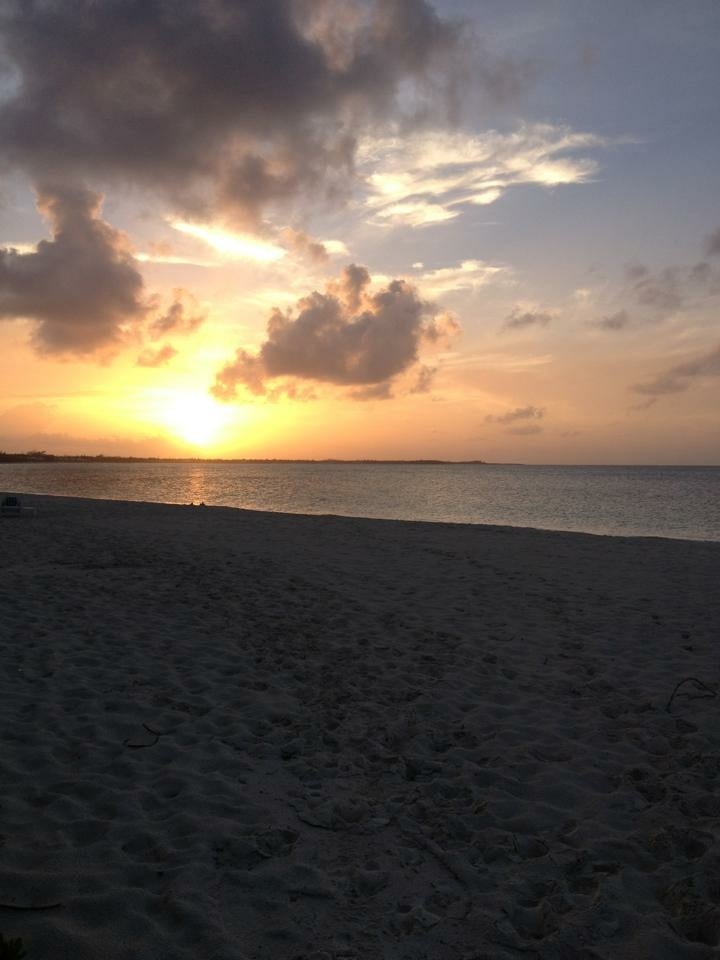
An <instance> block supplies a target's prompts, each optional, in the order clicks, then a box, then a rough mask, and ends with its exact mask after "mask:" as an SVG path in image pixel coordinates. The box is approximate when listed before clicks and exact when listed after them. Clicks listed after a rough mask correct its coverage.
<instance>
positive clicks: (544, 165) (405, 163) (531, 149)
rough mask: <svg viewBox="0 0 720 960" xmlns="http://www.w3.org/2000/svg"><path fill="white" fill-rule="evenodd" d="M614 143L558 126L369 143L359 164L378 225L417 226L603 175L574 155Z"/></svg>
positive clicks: (415, 136)
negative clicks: (525, 190) (508, 196)
mask: <svg viewBox="0 0 720 960" xmlns="http://www.w3.org/2000/svg"><path fill="white" fill-rule="evenodd" d="M608 143H609V141H608V140H606V139H605V138H603V137H600V136H597V135H595V134H591V133H581V132H576V131H573V130H571V129H570V128H568V127H563V126H553V125H551V124H525V125H523V126H521V127H519V128H518V129H517V130H516V131H514V132H512V133H500V132H498V131H496V130H490V131H487V132H486V133H482V134H477V135H475V136H471V135H468V134H464V133H443V132H435V133H428V132H426V131H425V132H423V133H417V134H411V135H407V136H403V137H397V138H376V139H367V140H365V141H363V142H362V143H361V145H360V148H359V151H358V161H359V167H360V170H361V172H362V173H363V174H364V176H365V182H366V187H367V193H368V196H367V201H368V203H369V206H370V208H371V210H372V219H373V221H374V222H375V223H377V224H383V225H396V224H404V225H406V226H413V227H418V226H426V225H429V224H434V223H441V222H444V221H447V220H452V219H454V218H456V217H458V216H459V215H460V214H461V213H462V211H463V210H464V209H467V208H469V207H472V206H486V205H488V204H492V203H495V202H496V201H497V200H499V199H500V198H501V197H502V196H503V195H504V194H505V192H506V191H507V190H509V189H510V188H511V187H513V186H516V185H519V184H537V185H539V186H557V185H560V184H570V183H585V182H586V181H588V180H589V179H591V178H592V177H593V176H594V174H595V173H596V171H597V163H596V161H595V160H593V159H590V158H588V157H578V156H576V155H575V154H576V153H577V151H580V150H582V151H588V150H592V149H597V148H599V147H603V146H606V145H607V144H608Z"/></svg>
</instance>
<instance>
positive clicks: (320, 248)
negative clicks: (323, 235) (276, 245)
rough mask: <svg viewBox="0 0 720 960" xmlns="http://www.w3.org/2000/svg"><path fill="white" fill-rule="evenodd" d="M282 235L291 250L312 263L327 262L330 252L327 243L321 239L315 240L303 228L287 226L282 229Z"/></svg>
mask: <svg viewBox="0 0 720 960" xmlns="http://www.w3.org/2000/svg"><path fill="white" fill-rule="evenodd" d="M281 236H282V239H283V241H284V242H285V243H286V244H287V246H288V247H289V248H290V249H291V250H293V251H294V252H295V253H297V254H298V255H299V256H301V257H303V258H304V259H306V260H308V261H309V262H310V263H314V264H321V263H327V261H328V259H329V253H328V250H327V248H326V247H325V245H324V244H323V243H321V242H320V241H319V240H314V239H313V238H312V237H310V236H308V234H307V233H305V232H304V231H303V230H295V229H294V228H293V227H286V228H285V230H283V231H282V234H281Z"/></svg>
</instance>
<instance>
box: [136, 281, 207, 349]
mask: <svg viewBox="0 0 720 960" xmlns="http://www.w3.org/2000/svg"><path fill="white" fill-rule="evenodd" d="M173 297H174V300H173V302H172V303H171V304H170V307H169V308H168V310H167V311H166V312H165V313H163V314H161V315H160V316H159V317H156V318H155V319H154V320H153V321H152V323H151V324H150V327H149V332H150V335H151V336H152V337H153V338H159V337H164V336H167V335H168V334H180V333H182V334H187V333H194V331H195V330H197V329H198V327H199V326H201V324H203V323H204V322H205V319H206V318H205V314H204V313H203V312H202V311H200V310H199V309H198V306H197V301H196V300H195V298H194V297H193V295H192V294H191V293H189V292H188V291H187V290H183V289H182V288H180V287H179V288H177V289H176V290H174V291H173Z"/></svg>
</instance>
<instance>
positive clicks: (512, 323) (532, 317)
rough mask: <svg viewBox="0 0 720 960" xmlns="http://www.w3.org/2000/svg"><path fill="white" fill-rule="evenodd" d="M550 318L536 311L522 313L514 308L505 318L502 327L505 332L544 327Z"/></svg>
mask: <svg viewBox="0 0 720 960" xmlns="http://www.w3.org/2000/svg"><path fill="white" fill-rule="evenodd" d="M551 320H552V316H551V314H549V313H543V312H541V311H538V310H525V311H522V310H520V309H519V308H518V307H515V309H514V310H513V312H512V313H511V314H510V315H509V316H507V317H506V318H505V322H504V323H503V327H504V328H505V329H506V330H522V329H523V328H524V327H546V326H547V325H548V324H549V323H550V321H551Z"/></svg>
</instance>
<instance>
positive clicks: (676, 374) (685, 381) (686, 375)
mask: <svg viewBox="0 0 720 960" xmlns="http://www.w3.org/2000/svg"><path fill="white" fill-rule="evenodd" d="M703 377H720V346H717V347H715V349H713V350H710V351H709V352H708V353H704V354H701V355H700V356H698V357H694V358H693V359H691V360H686V361H685V362H684V363H677V364H675V365H674V366H672V367H669V368H668V369H667V370H663V371H662V372H661V373H659V374H658V375H657V376H656V377H654V378H653V379H652V380H649V381H648V382H647V383H637V384H635V386H634V387H633V388H632V389H633V390H635V392H636V393H646V394H650V395H651V396H660V395H662V394H668V393H682V392H683V391H685V390H688V389H689V388H690V387H691V386H692V384H693V382H694V381H695V380H697V379H699V378H703Z"/></svg>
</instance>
